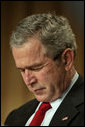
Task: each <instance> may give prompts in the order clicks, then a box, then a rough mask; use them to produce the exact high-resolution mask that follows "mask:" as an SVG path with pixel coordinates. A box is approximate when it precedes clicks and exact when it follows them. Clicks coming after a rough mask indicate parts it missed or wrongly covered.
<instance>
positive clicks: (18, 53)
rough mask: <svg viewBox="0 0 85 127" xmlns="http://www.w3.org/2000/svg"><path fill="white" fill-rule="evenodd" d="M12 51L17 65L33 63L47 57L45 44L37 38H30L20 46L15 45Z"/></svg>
mask: <svg viewBox="0 0 85 127" xmlns="http://www.w3.org/2000/svg"><path fill="white" fill-rule="evenodd" d="M12 53H13V56H14V60H15V63H16V65H17V66H27V65H28V64H29V65H32V64H33V63H37V62H38V63H39V62H42V61H43V60H44V59H45V58H46V55H45V49H44V47H43V45H42V44H41V43H40V41H39V40H38V39H35V38H32V39H29V40H28V42H27V43H25V44H23V45H22V46H20V47H14V48H13V49H12ZM26 64H27V65H26Z"/></svg>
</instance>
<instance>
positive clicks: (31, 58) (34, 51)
mask: <svg viewBox="0 0 85 127" xmlns="http://www.w3.org/2000/svg"><path fill="white" fill-rule="evenodd" d="M12 53H13V57H14V60H15V63H16V67H17V68H18V69H19V70H20V72H21V75H22V77H23V80H24V82H25V84H26V86H27V87H28V89H29V90H30V91H31V92H32V93H33V94H34V96H35V98H36V99H37V100H38V101H42V102H52V101H54V100H56V99H57V98H59V97H60V96H61V95H62V93H63V92H64V91H65V90H66V88H67V87H68V86H69V83H70V82H71V79H72V77H73V75H74V74H75V69H74V67H73V59H74V56H73V51H72V50H71V49H66V50H65V51H64V52H63V54H62V56H61V59H60V60H56V61H53V60H52V59H51V58H49V57H47V56H46V54H45V49H44V47H43V45H42V44H41V43H40V42H39V40H38V39H36V38H31V39H29V40H28V41H27V43H24V44H23V45H22V46H20V47H13V48H12Z"/></svg>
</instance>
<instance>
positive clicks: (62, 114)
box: [50, 100, 78, 126]
mask: <svg viewBox="0 0 85 127" xmlns="http://www.w3.org/2000/svg"><path fill="white" fill-rule="evenodd" d="M77 114H78V111H77V110H76V108H75V107H74V106H73V104H72V103H71V101H70V100H69V101H67V100H65V101H63V103H62V104H61V105H60V107H59V108H58V110H57V111H56V113H55V115H54V117H53V119H52V121H51V122H50V126H67V125H68V124H69V122H70V121H71V120H72V119H73V118H74V117H75V116H76V115H77Z"/></svg>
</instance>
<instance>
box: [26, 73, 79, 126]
mask: <svg viewBox="0 0 85 127" xmlns="http://www.w3.org/2000/svg"><path fill="white" fill-rule="evenodd" d="M78 76H79V75H78V73H77V72H76V74H75V75H74V77H73V79H72V81H71V84H70V85H69V87H68V89H66V91H65V92H64V93H63V94H62V96H61V97H60V98H59V99H57V100H56V101H54V102H51V103H50V105H51V107H52V108H51V109H49V110H48V111H47V112H46V113H45V117H44V119H43V121H42V123H41V126H48V125H49V124H50V122H51V119H52V118H53V116H54V114H55V112H56V111H57V109H58V107H59V106H60V104H61V102H62V101H63V99H64V98H65V96H66V95H67V94H68V92H69V91H70V89H71V88H72V86H73V85H74V84H75V82H76V80H77V79H78ZM41 103H42V102H40V103H39V105H38V107H37V109H36V110H35V112H34V114H33V115H32V116H31V117H30V118H29V119H28V121H27V122H26V124H25V126H29V124H30V122H31V121H32V119H33V117H34V115H35V113H36V111H37V110H38V109H39V107H40V105H41Z"/></svg>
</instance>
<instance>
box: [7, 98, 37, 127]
mask: <svg viewBox="0 0 85 127" xmlns="http://www.w3.org/2000/svg"><path fill="white" fill-rule="evenodd" d="M38 103H39V102H38V101H37V100H36V99H33V100H31V101H29V102H27V103H25V104H23V105H22V106H20V107H19V108H17V109H14V110H13V111H12V112H10V113H9V115H8V117H7V119H6V121H5V125H9V126H10V125H11V126H14V125H15V126H16V125H19V126H20V125H24V124H25V123H24V122H26V120H27V119H28V118H29V117H30V116H31V114H32V113H33V112H34V111H35V109H36V107H37V105H38Z"/></svg>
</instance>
